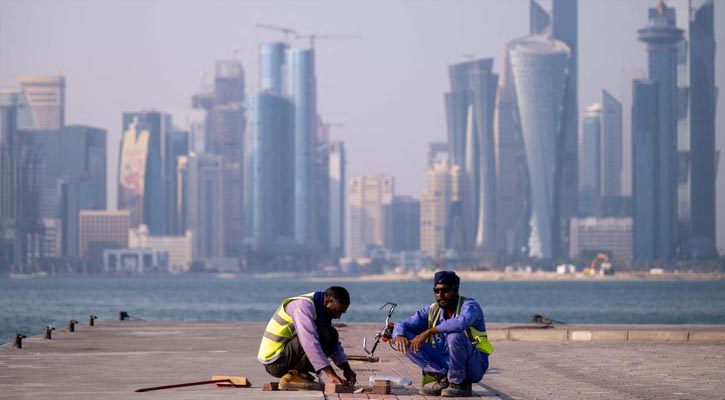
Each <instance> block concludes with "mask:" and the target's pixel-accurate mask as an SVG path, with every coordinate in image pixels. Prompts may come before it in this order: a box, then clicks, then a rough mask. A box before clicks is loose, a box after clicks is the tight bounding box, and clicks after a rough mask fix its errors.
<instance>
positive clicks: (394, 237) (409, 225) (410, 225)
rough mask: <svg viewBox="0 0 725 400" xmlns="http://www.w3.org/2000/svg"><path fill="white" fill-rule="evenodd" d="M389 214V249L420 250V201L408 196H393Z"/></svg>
mask: <svg viewBox="0 0 725 400" xmlns="http://www.w3.org/2000/svg"><path fill="white" fill-rule="evenodd" d="M390 215H391V220H392V223H391V224H390V226H391V230H392V233H391V243H390V250H392V251H418V250H420V201H418V200H416V199H414V198H412V197H410V196H395V197H394V198H393V203H392V205H391V212H390Z"/></svg>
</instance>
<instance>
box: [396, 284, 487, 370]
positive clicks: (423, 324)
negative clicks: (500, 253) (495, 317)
mask: <svg viewBox="0 0 725 400" xmlns="http://www.w3.org/2000/svg"><path fill="white" fill-rule="evenodd" d="M459 298H460V297H459ZM457 301H458V300H457ZM434 304H435V303H434ZM431 306H432V305H430V306H427V307H424V308H421V309H420V310H418V311H417V312H416V313H415V314H413V315H412V316H410V317H408V318H407V319H405V320H403V321H400V322H398V323H397V324H395V328H394V329H393V337H397V336H405V337H406V338H408V339H413V338H414V337H416V336H417V335H419V334H421V333H423V331H425V330H426V329H428V328H429V324H428V317H429V314H430V311H431ZM439 314H440V316H439V318H438V321H437V323H436V324H435V326H436V327H437V328H438V331H439V333H437V334H435V335H432V336H433V337H432V340H430V339H429V340H428V342H427V343H423V344H422V345H421V347H420V349H419V350H418V351H417V352H413V351H408V352H406V356H407V357H408V358H409V359H410V360H411V361H413V363H415V364H416V365H418V366H419V367H420V368H421V369H422V370H423V373H425V374H427V375H447V376H448V381H449V382H452V383H456V384H460V383H462V382H463V381H464V380H465V381H467V382H471V383H475V382H478V381H480V380H481V379H482V378H483V374H485V373H486V370H487V369H488V354H486V353H484V352H482V351H479V350H478V348H477V347H476V345H475V344H473V343H471V340H470V338H469V337H468V336H467V334H466V329H470V328H474V329H476V330H478V331H480V332H486V321H485V319H484V317H483V311H482V310H481V306H479V305H478V303H477V302H476V301H475V300H473V299H470V298H465V299H464V300H463V302H462V304H461V305H460V312H458V313H456V314H454V315H453V317H451V318H447V316H446V313H445V311H441V312H440V313H439Z"/></svg>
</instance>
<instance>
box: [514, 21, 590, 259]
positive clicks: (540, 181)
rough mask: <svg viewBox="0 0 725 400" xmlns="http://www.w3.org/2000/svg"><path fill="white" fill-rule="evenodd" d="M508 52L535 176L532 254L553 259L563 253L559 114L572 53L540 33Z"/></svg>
mask: <svg viewBox="0 0 725 400" xmlns="http://www.w3.org/2000/svg"><path fill="white" fill-rule="evenodd" d="M509 49H510V50H509V54H510V57H511V67H512V72H513V78H514V81H515V87H516V99H517V103H518V110H519V117H520V122H521V130H522V134H523V140H524V148H525V151H526V160H527V166H528V171H529V176H530V178H531V179H530V182H531V199H532V211H533V212H532V216H531V219H532V221H531V227H532V235H534V236H536V237H534V238H532V240H530V243H536V246H535V247H537V248H538V251H535V250H536V249H533V248H532V249H531V254H530V255H531V256H535V257H536V256H538V257H543V258H554V257H556V256H558V255H559V251H560V237H559V235H560V227H561V225H560V208H559V203H560V199H559V196H561V195H563V193H561V191H560V190H559V188H560V184H561V179H562V178H563V177H562V169H563V168H564V167H565V166H564V165H563V162H564V160H563V159H562V158H561V157H559V155H560V154H561V153H562V152H564V151H565V149H564V148H562V143H564V141H563V140H562V139H563V138H562V135H564V134H565V133H564V132H563V127H562V126H561V121H562V118H561V113H562V110H563V109H564V104H563V101H564V99H565V89H566V82H567V72H568V66H569V56H570V52H569V48H568V47H567V46H566V44H564V43H562V42H560V41H557V40H552V39H549V38H547V37H545V36H541V35H537V36H528V37H524V38H521V39H517V40H515V41H513V42H512V43H511V44H510V47H509ZM574 154H576V152H575V153H574ZM574 181H575V182H576V178H575V179H574ZM575 202H576V201H575Z"/></svg>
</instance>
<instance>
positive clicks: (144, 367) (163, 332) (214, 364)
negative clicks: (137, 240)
mask: <svg viewBox="0 0 725 400" xmlns="http://www.w3.org/2000/svg"><path fill="white" fill-rule="evenodd" d="M264 325H265V323H262V322H239V323H236V322H147V321H123V322H121V321H97V322H96V326H94V327H90V326H88V325H77V326H76V332H74V333H70V332H68V331H67V330H66V329H65V328H63V329H59V330H56V331H54V332H53V338H52V340H46V339H43V337H42V335H41V336H36V337H32V338H28V339H25V340H24V341H23V348H22V349H14V348H12V344H5V345H2V346H0V399H3V400H5V399H7V400H10V399H44V400H45V399H149V400H160V399H192V400H193V399H232V398H235V399H236V398H244V399H308V398H309V399H347V398H355V399H358V398H363V399H368V398H369V399H382V398H384V399H426V397H423V396H419V395H418V394H417V390H418V388H419V387H420V371H419V370H418V369H417V368H416V367H414V366H413V364H412V363H410V362H408V361H407V359H405V358H404V356H403V355H401V354H399V353H397V352H395V351H393V350H391V349H390V348H389V347H388V346H387V345H386V344H381V347H379V348H378V350H377V351H376V356H379V357H380V360H379V362H375V363H371V362H361V361H353V362H352V363H351V364H352V366H353V369H354V370H355V371H356V372H357V374H358V380H359V383H361V384H363V385H367V382H368V377H369V376H370V375H399V376H405V377H409V378H411V379H412V380H413V386H411V387H408V388H404V389H393V394H392V395H385V396H382V395H374V394H372V393H361V394H354V395H353V394H347V395H344V394H339V395H338V394H332V395H329V394H328V395H325V394H324V393H322V392H282V391H275V392H264V391H262V385H263V384H264V383H265V382H270V381H274V380H276V379H274V378H272V377H270V376H268V375H267V374H266V372H265V371H264V369H263V368H262V366H261V365H260V364H259V363H258V362H257V361H256V353H257V348H258V346H259V340H260V337H261V334H262V332H263V330H264ZM380 325H381V324H372V323H349V324H342V325H340V326H338V330H339V331H340V335H341V340H342V342H343V346H344V347H345V349H346V352H347V353H348V355H359V356H362V355H364V352H363V350H362V338H363V337H364V336H367V337H368V338H369V339H372V337H373V336H374V335H375V333H376V332H377V331H378V330H379V329H380V328H382V327H381V326H380ZM489 335H490V336H491V337H492V339H493V343H494V346H495V352H494V354H493V356H492V357H491V368H490V369H489V372H488V373H487V374H486V375H485V377H484V379H483V381H482V382H481V383H480V384H478V385H474V396H475V397H479V398H480V397H484V398H489V399H607V400H612V399H725V327H719V326H605V325H589V326H587V325H582V326H569V325H560V326H555V327H554V328H550V329H544V328H540V326H536V325H525V324H522V325H502V324H489ZM212 375H242V376H246V377H247V378H248V379H249V380H251V382H252V383H253V386H252V387H250V388H216V387H214V386H213V385H203V386H194V387H185V388H176V389H168V390H160V391H153V392H145V393H135V392H134V391H135V390H136V389H140V388H144V387H152V386H161V385H170V384H176V383H183V382H194V381H204V380H208V379H210V378H211V376H212ZM429 398H437V397H429Z"/></svg>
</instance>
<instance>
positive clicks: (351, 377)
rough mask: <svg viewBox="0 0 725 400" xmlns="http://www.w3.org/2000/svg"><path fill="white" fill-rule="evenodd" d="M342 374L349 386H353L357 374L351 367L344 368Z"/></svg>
mask: <svg viewBox="0 0 725 400" xmlns="http://www.w3.org/2000/svg"><path fill="white" fill-rule="evenodd" d="M342 373H343V375H345V379H347V384H348V385H350V386H354V385H355V383H357V374H356V373H355V371H353V370H352V368H350V367H348V368H346V369H345V370H343V371H342Z"/></svg>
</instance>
